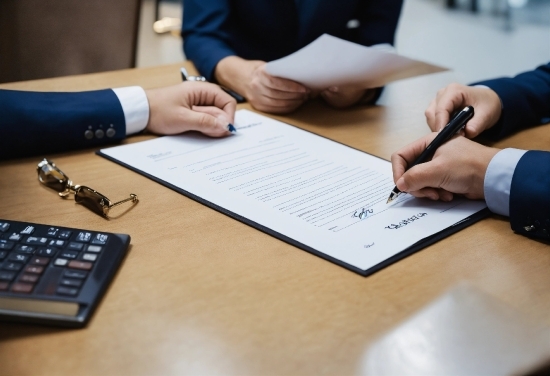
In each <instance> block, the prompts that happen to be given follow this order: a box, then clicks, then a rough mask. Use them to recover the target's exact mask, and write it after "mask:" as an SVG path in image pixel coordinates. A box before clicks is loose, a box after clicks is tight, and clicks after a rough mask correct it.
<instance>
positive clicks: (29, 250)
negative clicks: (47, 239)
mask: <svg viewBox="0 0 550 376" xmlns="http://www.w3.org/2000/svg"><path fill="white" fill-rule="evenodd" d="M15 252H21V253H33V252H34V247H33V246H30V245H24V244H18V245H17V247H15Z"/></svg>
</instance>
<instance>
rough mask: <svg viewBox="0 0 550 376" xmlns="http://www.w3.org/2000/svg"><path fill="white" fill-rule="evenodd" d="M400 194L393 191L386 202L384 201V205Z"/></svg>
mask: <svg viewBox="0 0 550 376" xmlns="http://www.w3.org/2000/svg"><path fill="white" fill-rule="evenodd" d="M400 193H401V192H399V191H397V192H396V191H395V190H393V191H392V193H390V197H388V201H386V205H387V204H389V203H390V202H392V201H393V200H395V199H396V198H397V196H399V194H400Z"/></svg>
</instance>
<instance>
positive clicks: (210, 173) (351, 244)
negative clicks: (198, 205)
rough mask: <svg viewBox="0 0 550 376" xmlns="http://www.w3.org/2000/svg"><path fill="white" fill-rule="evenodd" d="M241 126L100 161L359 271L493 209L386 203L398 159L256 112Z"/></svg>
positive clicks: (139, 146) (240, 118) (116, 150)
mask: <svg viewBox="0 0 550 376" xmlns="http://www.w3.org/2000/svg"><path fill="white" fill-rule="evenodd" d="M235 120H236V121H235V127H236V128H237V133H236V134H235V135H233V136H229V137H226V138H221V139H214V138H208V137H206V136H202V135H200V134H183V135H178V136H166V137H159V138H157V139H153V140H149V141H145V142H140V143H135V144H129V145H123V146H117V147H113V148H109V149H103V150H101V152H100V154H102V155H104V156H106V157H107V158H110V159H113V160H115V161H118V162H120V163H122V164H125V165H127V166H130V167H131V168H133V169H136V170H138V171H141V172H143V173H145V174H148V175H150V176H152V177H154V178H155V179H157V180H158V181H160V182H161V183H169V184H170V185H172V186H174V187H178V188H179V189H180V190H181V191H182V193H184V194H190V195H192V196H195V197H194V198H196V199H198V200H199V201H206V202H204V203H206V204H207V205H211V206H213V207H215V208H217V209H219V208H223V211H229V212H231V213H233V214H236V215H237V216H239V217H242V218H239V217H236V218H237V219H240V220H243V218H244V221H245V222H246V223H248V224H250V225H252V226H255V227H257V228H260V229H261V230H264V231H267V232H269V233H271V234H272V235H274V236H278V237H280V238H282V239H283V240H286V241H289V240H292V241H291V243H293V244H295V245H298V246H299V247H301V248H303V249H306V250H308V251H310V252H314V253H316V254H319V255H321V256H323V257H325V256H328V258H329V259H331V258H332V259H335V260H338V262H339V263H344V264H346V265H344V266H347V267H349V266H352V269H359V270H361V271H367V270H368V269H370V268H372V267H374V266H376V265H377V264H379V263H380V262H383V261H384V260H386V259H388V258H390V257H392V256H394V255H396V254H397V253H399V252H401V251H403V250H404V249H406V248H408V247H409V246H411V245H413V244H415V243H416V242H418V241H419V240H421V239H424V238H426V237H429V236H431V235H433V234H436V233H438V232H440V231H442V230H444V229H446V228H448V227H450V226H452V225H454V224H456V223H457V222H460V221H463V220H464V219H466V218H468V217H469V216H470V215H472V214H474V213H476V212H478V211H480V210H482V209H484V208H485V207H486V206H485V203H484V202H482V201H470V200H466V199H460V198H459V199H455V200H453V201H451V202H439V201H438V202H433V201H430V200H427V199H416V198H414V197H412V196H410V195H407V194H402V195H400V196H399V197H398V199H397V200H395V202H394V203H390V204H386V200H387V198H388V196H389V194H390V192H391V190H392V189H393V187H394V183H393V180H392V172H391V164H390V162H388V161H386V160H383V159H380V158H378V157H375V156H372V155H369V154H366V153H364V152H361V151H358V150H355V149H352V148H350V147H348V146H345V145H342V144H339V143H337V142H334V141H331V140H329V139H326V138H323V137H321V136H318V135H315V134H313V133H310V132H307V131H304V130H301V129H299V128H296V127H294V126H292V125H289V124H285V123H282V122H279V121H276V120H273V119H271V118H268V117H265V116H262V115H259V114H256V113H254V112H251V111H247V110H240V111H238V112H237V114H236V119H235ZM212 204H213V205H212Z"/></svg>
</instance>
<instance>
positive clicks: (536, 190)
mask: <svg viewBox="0 0 550 376" xmlns="http://www.w3.org/2000/svg"><path fill="white" fill-rule="evenodd" d="M549 192H550V152H545V151H528V152H527V153H525V154H524V155H523V157H522V158H521V159H520V160H519V162H518V164H517V166H516V169H515V170H514V176H513V178H512V185H511V187H510V224H511V226H512V230H514V231H516V232H517V233H520V234H523V235H526V236H529V237H532V238H538V239H545V240H550V194H549Z"/></svg>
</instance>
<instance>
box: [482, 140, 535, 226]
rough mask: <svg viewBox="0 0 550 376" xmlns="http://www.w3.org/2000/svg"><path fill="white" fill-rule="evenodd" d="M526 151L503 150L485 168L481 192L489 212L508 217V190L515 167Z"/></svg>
mask: <svg viewBox="0 0 550 376" xmlns="http://www.w3.org/2000/svg"><path fill="white" fill-rule="evenodd" d="M526 152H527V151H526V150H519V149H504V150H501V151H499V152H498V153H497V154H496V155H495V156H494V157H493V159H491V162H489V166H488V167H487V172H486V173H485V181H484V182H483V190H484V193H485V202H487V206H488V207H489V210H491V211H492V212H493V213H497V214H500V215H505V216H507V217H509V216H510V188H511V186H512V178H513V177H514V171H515V169H516V166H517V164H518V162H519V160H520V159H521V157H522V156H523V154H525V153H526Z"/></svg>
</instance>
